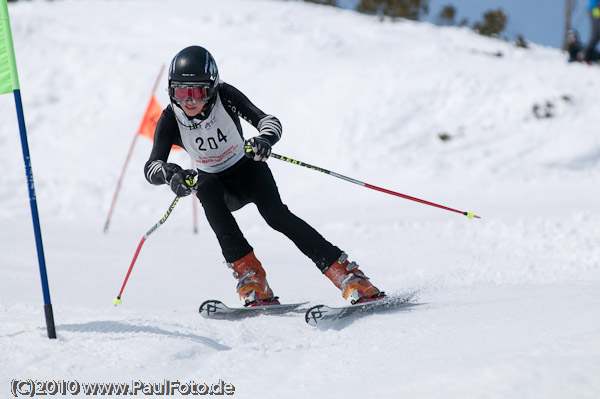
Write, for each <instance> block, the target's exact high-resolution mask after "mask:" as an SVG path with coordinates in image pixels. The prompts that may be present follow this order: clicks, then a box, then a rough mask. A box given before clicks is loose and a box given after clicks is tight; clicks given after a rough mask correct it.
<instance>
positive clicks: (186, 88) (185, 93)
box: [169, 84, 212, 104]
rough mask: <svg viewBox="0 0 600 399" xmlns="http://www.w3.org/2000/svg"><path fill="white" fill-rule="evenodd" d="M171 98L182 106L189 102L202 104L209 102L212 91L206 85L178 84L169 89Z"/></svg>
mask: <svg viewBox="0 0 600 399" xmlns="http://www.w3.org/2000/svg"><path fill="white" fill-rule="evenodd" d="M169 96H170V97H171V98H172V99H173V100H175V101H177V102H178V103H180V104H181V103H184V102H186V101H188V100H191V101H192V102H193V103H195V104H200V103H203V102H206V101H208V99H209V98H210V97H211V96H212V90H211V89H210V88H209V87H207V86H204V85H202V86H199V85H188V84H176V85H172V86H171V87H169Z"/></svg>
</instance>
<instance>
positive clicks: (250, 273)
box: [227, 252, 279, 306]
mask: <svg viewBox="0 0 600 399" xmlns="http://www.w3.org/2000/svg"><path fill="white" fill-rule="evenodd" d="M227 266H229V268H231V269H232V270H233V277H235V278H236V279H238V285H237V290H238V294H239V296H240V300H241V301H242V303H243V304H244V306H257V305H277V304H279V301H278V300H277V299H278V298H277V297H276V296H273V291H272V290H271V288H269V283H267V276H266V273H265V270H264V269H263V268H262V266H261V264H260V262H259V261H258V259H256V256H254V252H250V253H249V254H248V255H246V256H244V257H243V258H242V259H239V260H237V261H235V262H233V263H227Z"/></svg>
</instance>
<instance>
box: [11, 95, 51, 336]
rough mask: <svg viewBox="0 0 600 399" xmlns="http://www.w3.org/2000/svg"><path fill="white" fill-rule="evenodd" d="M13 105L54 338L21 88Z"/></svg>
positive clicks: (46, 304) (46, 313)
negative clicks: (14, 106) (15, 110)
mask: <svg viewBox="0 0 600 399" xmlns="http://www.w3.org/2000/svg"><path fill="white" fill-rule="evenodd" d="M14 95H15V105H16V107H17V118H18V121H19V131H20V132H21V147H22V148H23V160H24V161H25V174H26V176H27V188H28V189H29V205H30V206H31V217H32V219H33V230H34V233H35V244H36V247H37V255H38V263H39V266H40V277H41V278H42V291H43V294H44V313H45V315H46V329H47V330H48V338H51V339H54V338H56V329H55V327H54V313H53V311H52V302H51V301H50V288H49V287H48V274H47V273H46V259H45V257H44V245H43V243H42V230H41V228H40V217H39V214H38V207H37V200H36V198H35V185H34V184H33V171H32V169H31V157H30V155H29V144H28V142H27V129H26V128H25V115H24V114H23V104H22V102H21V90H19V89H17V90H14Z"/></svg>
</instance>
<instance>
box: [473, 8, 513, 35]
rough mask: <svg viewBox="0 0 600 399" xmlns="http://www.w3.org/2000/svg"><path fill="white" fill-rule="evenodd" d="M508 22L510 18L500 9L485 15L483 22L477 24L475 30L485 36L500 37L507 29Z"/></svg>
mask: <svg viewBox="0 0 600 399" xmlns="http://www.w3.org/2000/svg"><path fill="white" fill-rule="evenodd" d="M507 22H508V16H507V15H506V14H505V13H504V11H502V9H500V8H499V9H498V10H496V11H493V10H490V11H488V12H486V13H485V14H483V21H482V22H477V23H475V25H474V26H473V29H475V30H476V31H477V32H479V33H480V34H482V35H484V36H499V35H500V33H502V31H503V30H504V28H506V23H507Z"/></svg>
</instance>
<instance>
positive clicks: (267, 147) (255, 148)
mask: <svg viewBox="0 0 600 399" xmlns="http://www.w3.org/2000/svg"><path fill="white" fill-rule="evenodd" d="M244 149H245V150H246V158H252V159H254V160H255V161H262V162H265V161H266V160H267V158H269V156H270V155H271V143H269V141H268V140H267V139H265V138H263V137H260V136H256V137H253V138H251V139H250V140H246V143H245V144H244Z"/></svg>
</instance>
